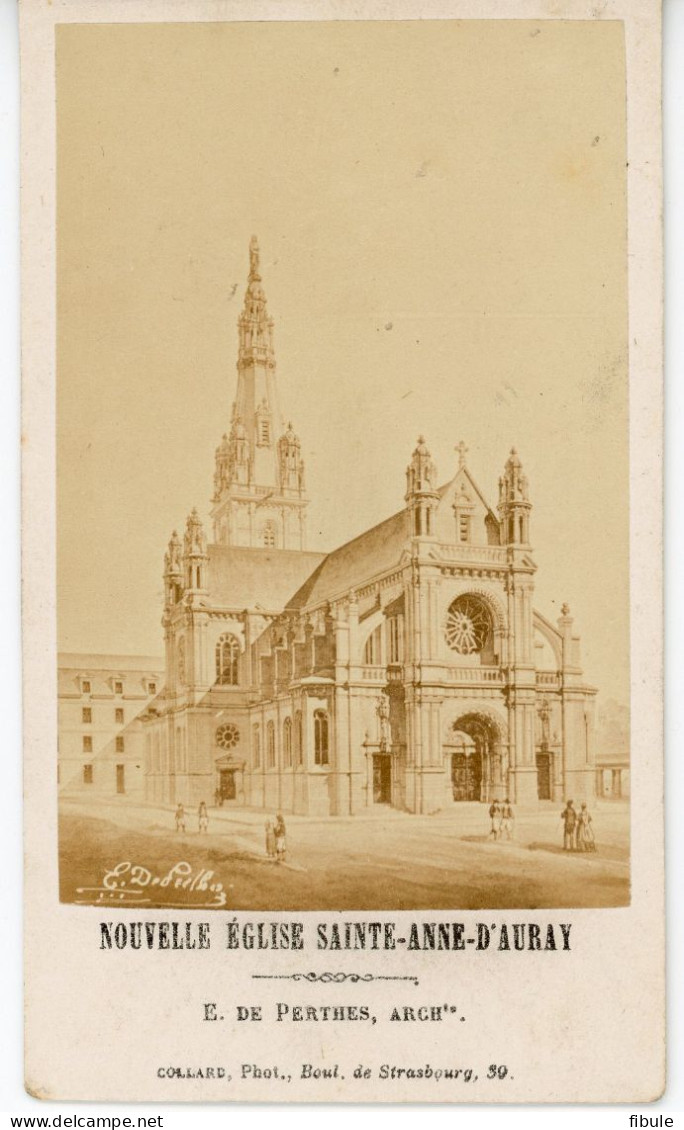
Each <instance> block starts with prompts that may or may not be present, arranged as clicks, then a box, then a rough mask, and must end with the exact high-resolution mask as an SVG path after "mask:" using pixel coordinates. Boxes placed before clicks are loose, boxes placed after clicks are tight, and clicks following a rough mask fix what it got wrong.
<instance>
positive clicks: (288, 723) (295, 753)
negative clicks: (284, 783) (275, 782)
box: [252, 710, 330, 769]
mask: <svg viewBox="0 0 684 1130" xmlns="http://www.w3.org/2000/svg"><path fill="white" fill-rule="evenodd" d="M313 723H314V727H313V736H314V748H313V753H314V765H328V764H329V762H330V746H329V723H328V715H327V713H326V711H325V710H315V711H314V716H313ZM261 735H262V727H261V725H260V724H259V723H258V722H255V723H254V725H253V726H252V767H253V768H254V769H261ZM276 754H277V751H276V726H275V722H273V721H271V722H267V723H266V749H265V768H266V769H275V768H276V764H277V756H276ZM282 754H283V758H282V761H283V767H284V768H285V769H292V768H294V767H301V766H302V765H303V764H304V743H303V740H302V715H301V711H299V710H298V711H296V713H295V716H294V719H292V718H290V717H289V716H288V717H287V718H286V719H285V721H284V722H283V727H282Z"/></svg>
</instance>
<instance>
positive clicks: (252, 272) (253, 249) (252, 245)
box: [249, 235, 261, 282]
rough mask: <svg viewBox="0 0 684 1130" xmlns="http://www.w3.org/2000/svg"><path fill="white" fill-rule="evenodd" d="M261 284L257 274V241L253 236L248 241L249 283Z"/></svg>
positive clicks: (259, 276)
mask: <svg viewBox="0 0 684 1130" xmlns="http://www.w3.org/2000/svg"><path fill="white" fill-rule="evenodd" d="M252 280H254V281H255V282H261V275H260V274H259V240H258V239H257V237H256V236H255V235H253V236H252V238H251V239H250V241H249V281H250V282H252Z"/></svg>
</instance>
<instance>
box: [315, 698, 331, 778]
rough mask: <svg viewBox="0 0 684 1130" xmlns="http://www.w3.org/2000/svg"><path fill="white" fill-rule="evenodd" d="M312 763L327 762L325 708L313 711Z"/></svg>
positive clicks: (324, 763)
mask: <svg viewBox="0 0 684 1130" xmlns="http://www.w3.org/2000/svg"><path fill="white" fill-rule="evenodd" d="M314 763H315V764H316V765H327V764H328V715H327V714H326V712H325V710H315V711H314Z"/></svg>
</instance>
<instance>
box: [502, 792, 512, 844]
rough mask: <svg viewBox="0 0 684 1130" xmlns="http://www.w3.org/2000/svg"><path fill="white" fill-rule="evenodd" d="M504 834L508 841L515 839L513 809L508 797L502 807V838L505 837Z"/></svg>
mask: <svg viewBox="0 0 684 1130" xmlns="http://www.w3.org/2000/svg"><path fill="white" fill-rule="evenodd" d="M504 832H505V833H506V839H507V840H512V839H513V807H512V805H511V802H510V800H509V799H508V797H506V799H505V801H504V802H503V805H502V806H501V833H500V835H501V837H503V834H504Z"/></svg>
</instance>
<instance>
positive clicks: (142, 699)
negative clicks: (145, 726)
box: [57, 652, 164, 798]
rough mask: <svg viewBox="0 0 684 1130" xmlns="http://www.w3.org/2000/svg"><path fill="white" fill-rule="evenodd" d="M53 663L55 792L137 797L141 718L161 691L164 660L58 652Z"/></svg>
mask: <svg viewBox="0 0 684 1130" xmlns="http://www.w3.org/2000/svg"><path fill="white" fill-rule="evenodd" d="M57 664H58V667H57V709H58V723H57V735H58V744H59V749H58V762H57V772H58V782H59V789H60V792H79V793H89V794H91V795H94V794H97V795H104V794H108V795H116V794H118V795H126V796H128V797H137V798H142V797H143V796H144V793H145V759H144V754H145V751H144V746H143V732H142V723H141V721H140V715H141V713H142V712H143V711H144V710H145V709H146V707H147V706H148V705H149V703H150V702H152V701H153V700H154V699H155V698H156V697H157V695H159V694H160V692H161V689H162V684H163V681H164V679H163V670H164V663H163V660H162V659H161V658H159V657H158V656H156V657H155V656H145V655H91V654H83V653H80V652H79V653H74V652H61V653H60V654H59V656H58V658H57Z"/></svg>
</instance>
